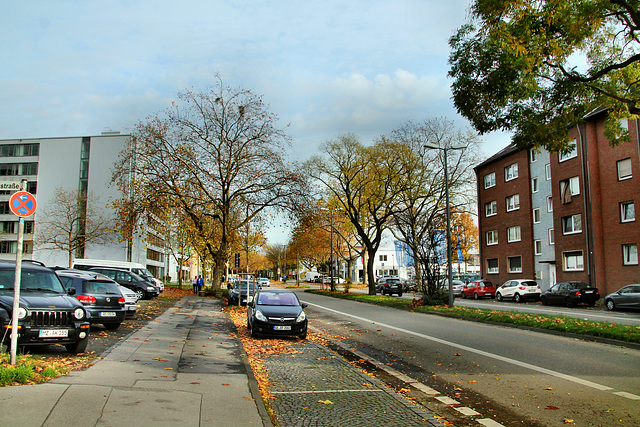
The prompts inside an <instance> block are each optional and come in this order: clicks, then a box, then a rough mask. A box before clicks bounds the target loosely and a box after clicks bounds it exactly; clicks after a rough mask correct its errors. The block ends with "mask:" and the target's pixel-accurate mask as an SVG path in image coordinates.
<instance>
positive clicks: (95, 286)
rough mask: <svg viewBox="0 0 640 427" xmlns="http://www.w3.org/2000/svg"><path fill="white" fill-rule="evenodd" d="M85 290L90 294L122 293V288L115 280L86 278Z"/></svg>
mask: <svg viewBox="0 0 640 427" xmlns="http://www.w3.org/2000/svg"><path fill="white" fill-rule="evenodd" d="M83 292H86V293H88V294H120V289H119V288H118V285H116V284H115V283H113V282H105V281H97V280H86V281H85V282H84V284H83Z"/></svg>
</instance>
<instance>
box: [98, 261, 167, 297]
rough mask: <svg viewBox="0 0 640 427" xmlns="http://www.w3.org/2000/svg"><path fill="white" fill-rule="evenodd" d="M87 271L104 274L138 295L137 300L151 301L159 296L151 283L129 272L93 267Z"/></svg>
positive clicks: (158, 292) (157, 290)
mask: <svg viewBox="0 0 640 427" xmlns="http://www.w3.org/2000/svg"><path fill="white" fill-rule="evenodd" d="M89 271H95V272H97V273H101V274H104V275H105V276H107V277H108V278H109V279H111V280H113V281H114V282H116V283H119V284H120V285H122V286H124V287H125V288H129V289H131V290H132V291H134V292H135V293H136V294H138V299H151V298H154V297H157V296H158V295H159V294H160V291H159V289H158V288H157V287H156V286H155V285H154V284H152V283H150V282H148V281H146V280H145V279H143V278H142V277H140V276H138V275H137V274H135V273H132V272H130V271H129V270H122V269H119V268H112V267H93V268H90V269H89Z"/></svg>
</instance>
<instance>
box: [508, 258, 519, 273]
mask: <svg viewBox="0 0 640 427" xmlns="http://www.w3.org/2000/svg"><path fill="white" fill-rule="evenodd" d="M508 260H509V273H522V257H519V256H510V257H509V258H508Z"/></svg>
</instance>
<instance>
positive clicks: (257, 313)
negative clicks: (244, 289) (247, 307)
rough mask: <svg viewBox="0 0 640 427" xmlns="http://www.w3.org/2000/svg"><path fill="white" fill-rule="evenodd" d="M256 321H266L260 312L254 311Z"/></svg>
mask: <svg viewBox="0 0 640 427" xmlns="http://www.w3.org/2000/svg"><path fill="white" fill-rule="evenodd" d="M256 319H258V320H259V321H261V322H266V321H267V317H266V316H265V315H264V314H262V312H261V311H260V310H256Z"/></svg>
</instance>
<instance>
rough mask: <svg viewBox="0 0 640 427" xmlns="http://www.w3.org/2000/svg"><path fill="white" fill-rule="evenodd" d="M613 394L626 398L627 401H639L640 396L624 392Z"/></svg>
mask: <svg viewBox="0 0 640 427" xmlns="http://www.w3.org/2000/svg"><path fill="white" fill-rule="evenodd" d="M613 394H615V395H617V396H621V397H626V398H627V399H631V400H640V396H638V395H635V394H631V393H627V392H626V391H616V392H614V393H613Z"/></svg>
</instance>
